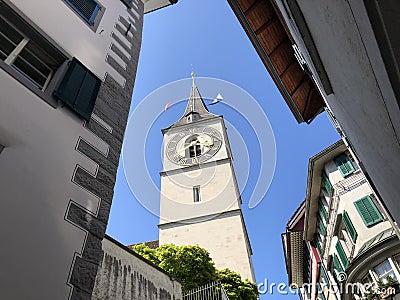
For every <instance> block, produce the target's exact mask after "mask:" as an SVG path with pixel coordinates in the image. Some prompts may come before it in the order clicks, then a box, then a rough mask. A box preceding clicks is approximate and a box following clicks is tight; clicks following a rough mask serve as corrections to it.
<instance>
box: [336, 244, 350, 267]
mask: <svg viewBox="0 0 400 300" xmlns="http://www.w3.org/2000/svg"><path fill="white" fill-rule="evenodd" d="M336 251H337V253H338V255H339V257H340V260H341V262H342V264H343V267H344V268H345V269H346V268H347V266H348V264H349V259H348V258H347V255H346V252H344V249H343V246H342V243H341V242H340V240H338V241H337V243H336Z"/></svg>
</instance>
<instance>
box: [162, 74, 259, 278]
mask: <svg viewBox="0 0 400 300" xmlns="http://www.w3.org/2000/svg"><path fill="white" fill-rule="evenodd" d="M193 76H194V74H192V77H193ZM162 132H163V134H164V144H163V171H162V172H161V173H160V176H161V197H160V224H159V225H158V226H159V243H160V245H163V244H170V243H172V244H176V245H196V244H198V245H199V246H201V247H203V248H205V249H207V250H208V251H209V252H210V255H211V257H212V259H213V261H214V262H215V266H216V268H217V269H224V268H229V269H231V270H232V271H235V272H237V273H239V274H240V275H241V276H242V279H246V278H247V279H249V280H251V281H253V282H254V281H255V278H254V270H253V265H252V261H251V255H252V251H251V246H250V241H249V238H248V236H247V231H246V226H245V223H244V219H243V215H242V210H241V208H240V207H241V198H240V192H239V189H238V185H237V182H236V177H235V173H234V170H233V165H232V154H231V151H230V146H229V141H228V136H227V133H226V127H225V124H224V119H223V117H222V116H216V115H214V114H212V113H210V112H209V111H208V109H207V107H206V105H205V103H204V101H203V99H202V98H201V96H200V93H199V90H198V89H197V86H196V84H195V82H194V78H193V84H192V88H191V91H190V97H189V101H188V104H187V107H186V110H185V113H184V115H183V116H182V117H181V119H179V120H178V121H177V122H176V123H175V124H173V125H172V126H170V127H168V128H166V129H163V130H162Z"/></svg>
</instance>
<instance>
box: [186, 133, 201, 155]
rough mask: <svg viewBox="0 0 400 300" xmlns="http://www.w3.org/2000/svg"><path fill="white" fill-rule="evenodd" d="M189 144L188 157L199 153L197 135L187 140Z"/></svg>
mask: <svg viewBox="0 0 400 300" xmlns="http://www.w3.org/2000/svg"><path fill="white" fill-rule="evenodd" d="M188 144H189V145H190V146H189V157H196V156H200V155H201V147H200V143H199V140H198V139H197V136H195V137H193V138H192V139H190V140H189V141H188Z"/></svg>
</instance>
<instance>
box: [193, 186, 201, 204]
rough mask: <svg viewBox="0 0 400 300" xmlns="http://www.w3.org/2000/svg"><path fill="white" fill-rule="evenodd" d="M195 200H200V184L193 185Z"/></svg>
mask: <svg viewBox="0 0 400 300" xmlns="http://www.w3.org/2000/svg"><path fill="white" fill-rule="evenodd" d="M193 200H194V202H200V186H195V187H193Z"/></svg>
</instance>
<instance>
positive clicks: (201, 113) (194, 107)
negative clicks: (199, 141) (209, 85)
mask: <svg viewBox="0 0 400 300" xmlns="http://www.w3.org/2000/svg"><path fill="white" fill-rule="evenodd" d="M188 117H190V121H189V120H188ZM216 117H218V116H216V115H214V114H212V113H210V112H209V111H208V108H207V106H206V104H205V103H204V100H203V98H202V97H201V95H200V92H199V89H198V88H197V86H196V83H195V81H194V79H193V83H192V87H191V89H190V96H189V100H188V103H187V105H186V109H185V112H184V114H183V116H182V117H181V118H180V119H179V120H178V121H177V122H175V123H174V124H173V125H171V126H170V127H168V128H165V129H163V130H162V131H163V132H165V131H166V130H168V129H171V128H175V127H179V126H183V125H187V124H189V123H194V122H198V121H202V120H205V119H212V118H216Z"/></svg>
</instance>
